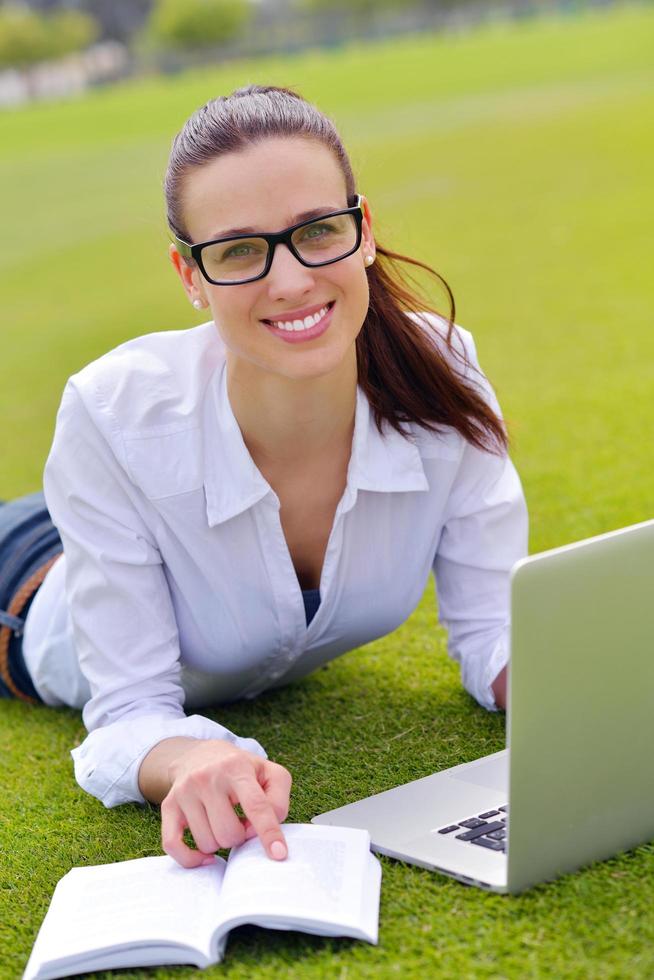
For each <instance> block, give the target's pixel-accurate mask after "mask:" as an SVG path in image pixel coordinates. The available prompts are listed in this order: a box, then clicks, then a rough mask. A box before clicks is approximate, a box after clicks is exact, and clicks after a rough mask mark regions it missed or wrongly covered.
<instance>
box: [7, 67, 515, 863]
mask: <svg viewBox="0 0 654 980" xmlns="http://www.w3.org/2000/svg"><path fill="white" fill-rule="evenodd" d="M165 189H166V196H167V205H168V222H169V225H170V228H171V232H172V237H173V244H172V245H171V247H170V257H171V260H172V264H173V266H174V268H175V271H176V273H177V275H178V276H179V279H180V281H181V283H182V285H183V287H184V289H185V291H186V294H187V296H188V298H189V300H190V302H191V303H192V304H193V306H194V307H195V308H196V309H198V310H207V311H208V312H209V313H210V317H211V319H210V320H209V321H208V322H207V323H204V324H203V325H201V326H199V327H196V328H194V329H191V330H185V331H178V332H166V333H158V334H150V335H148V336H145V337H140V338H137V339H136V340H133V341H130V342H128V343H126V344H123V345H121V346H120V347H118V348H117V349H116V350H114V351H111V352H110V353H108V354H106V355H105V356H104V357H101V358H100V359H99V360H98V361H96V362H94V363H93V364H90V365H88V366H87V367H86V368H84V369H83V370H82V371H80V372H79V373H78V374H76V375H75V376H73V377H72V378H71V379H70V380H69V382H68V384H67V386H66V390H65V392H64V395H63V400H62V403H61V408H60V411H59V414H58V418H57V425H56V431H55V437H54V442H53V446H52V450H51V452H50V456H49V458H48V461H47V464H46V469H45V483H44V488H45V499H46V501H47V508H48V511H49V513H50V515H51V516H52V520H53V522H54V525H56V528H57V529H58V531H59V533H60V535H61V539H62V542H63V551H64V554H63V556H57V555H56V554H54V552H56V551H57V550H58V548H59V545H58V542H56V543H54V544H53V540H52V535H53V533H55V534H56V532H54V531H53V528H52V526H51V525H49V523H48V513H47V511H45V510H44V509H43V507H42V501H41V500H40V498H39V496H38V495H37V496H35V497H34V498H29V499H28V500H27V502H26V501H23V502H14V503H13V504H8V505H6V506H5V507H4V508H0V514H2V513H3V512H4V514H5V515H6V516H5V518H4V520H5V525H6V533H5V534H4V536H3V540H4V542H5V551H6V550H7V548H9V545H10V544H11V540H13V545H12V546H11V549H10V550H11V554H12V558H10V559H9V564H10V565H11V566H12V569H13V572H12V575H11V576H7V575H5V576H4V578H5V581H4V584H3V586H2V588H3V590H4V591H3V592H0V607H1V608H4V609H5V610H7V612H6V613H5V614H4V619H3V620H2V622H3V623H4V626H3V629H2V631H1V635H0V640H1V641H2V642H0V673H1V675H2V677H3V678H4V682H5V693H7V694H13V695H14V696H21V695H22V696H25V695H27V696H28V697H31V698H33V699H34V700H38V699H41V700H43V701H45V702H47V703H49V704H61V703H65V704H71V705H78V706H83V707H84V721H85V724H86V726H87V728H88V731H89V735H88V737H87V738H86V740H85V741H84V743H83V744H82V745H81V746H80V747H79V748H76V749H75V750H74V751H73V753H72V754H73V758H74V761H75V774H76V778H77V780H78V781H79V783H80V785H81V786H82V787H83V788H85V789H86V790H87V791H88V792H90V793H92V794H93V795H94V796H96V797H98V798H99V799H100V800H102V801H103V803H104V804H105V805H106V806H114V805H116V804H118V803H122V802H126V801H128V800H138V801H143V800H144V799H147V800H150V801H152V802H155V803H161V814H162V842H163V847H164V849H165V850H166V851H167V852H168V853H169V854H171V855H172V856H173V857H174V858H175V859H176V860H177V861H178V862H179V863H180V864H183V865H184V866H187V867H191V866H196V865H198V864H200V863H208V862H210V861H212V860H213V857H212V855H213V853H214V851H215V850H216V849H217V848H218V847H230V846H233V845H235V844H238V843H239V842H241V841H242V840H243V839H244V838H246V837H250V836H253V835H255V834H258V835H259V837H260V838H261V839H262V841H263V843H264V846H265V848H266V850H267V853H268V854H269V855H270V856H271V857H272V858H277V859H281V858H283V857H284V856H285V855H286V847H285V842H284V836H283V833H282V830H281V828H280V822H281V821H283V820H284V819H285V817H286V814H287V810H288V803H289V793H290V785H291V777H290V774H289V773H288V772H287V771H286V770H285V769H284V768H283V767H282V766H280V765H277V764H276V763H274V762H271V761H270V760H268V759H267V758H266V754H265V752H264V750H263V748H262V747H261V746H260V745H259V744H258V743H257V742H254V741H253V740H251V739H248V738H239V737H238V736H236V735H234V734H232V733H231V732H228V731H227V730H226V729H225V728H223V727H222V726H221V725H219V724H218V723H216V722H214V721H210V720H209V719H206V718H204V717H202V716H201V715H199V714H193V715H191V716H190V717H186V716H185V714H184V705H185V706H186V708H187V709H188V708H197V707H199V706H201V705H207V704H215V703H219V702H221V701H222V702H225V701H229V700H233V699H235V698H238V697H246V698H249V697H254V696H255V695H256V694H258V693H259V692H261V691H263V690H265V689H268V688H270V687H275V686H277V685H280V684H285V683H288V682H289V681H292V680H296V679H297V678H299V677H301V676H303V675H305V674H307V673H309V672H310V671H311V670H313V669H315V668H316V667H318V666H319V665H320V664H323V663H325V662H326V661H328V660H330V659H332V658H333V657H335V656H338V655H339V654H341V653H343V652H345V651H346V650H349V649H352V648H354V647H357V646H359V645H361V644H363V643H367V642H369V641H370V640H372V639H375V638H376V637H379V636H381V635H384V634H386V633H388V632H390V631H391V630H393V629H395V628H396V627H397V626H398V625H399V624H400V623H401V622H403V621H404V620H405V619H406V617H407V616H408V615H409V614H410V612H411V611H412V610H413V609H414V608H415V606H416V604H417V603H418V601H419V600H420V597H421V596H422V594H423V591H424V588H425V585H426V583H427V580H428V577H429V573H430V571H431V570H432V569H433V570H434V572H435V575H436V583H437V589H438V596H439V613H440V616H441V619H442V621H443V622H444V623H445V625H446V626H447V628H448V633H449V650H450V653H451V655H452V656H454V657H455V658H456V659H457V660H459V661H460V663H461V668H462V678H463V683H464V685H465V686H466V688H467V689H468V690H469V691H470V692H471V694H473V696H474V697H475V698H476V699H477V700H478V701H479V702H480V703H481V704H482V705H484V706H485V707H486V708H488V709H491V710H493V709H495V708H496V707H504V703H505V696H506V695H505V691H506V663H507V659H508V645H507V630H508V575H509V570H510V568H511V566H512V565H513V563H514V562H515V561H516V560H517V559H518V558H520V557H521V556H522V555H524V554H525V551H526V510H525V505H524V499H523V495H522V491H521V488H520V483H519V480H518V478H517V475H516V473H515V470H514V468H513V466H512V464H511V462H510V461H509V459H508V457H507V455H506V436H505V431H504V427H503V423H502V421H501V418H500V415H499V408H498V406H497V402H496V401H495V397H494V395H493V392H492V390H491V388H490V386H489V385H488V382H487V381H486V379H485V378H484V376H483V374H481V372H480V371H479V369H478V366H477V362H476V355H475V349H474V345H473V343H472V339H471V337H470V335H469V334H468V333H466V331H464V330H461V329H460V328H458V327H455V326H454V324H453V315H454V311H453V309H452V316H451V318H450V320H449V321H446V320H444V319H442V318H441V317H439V316H438V315H437V314H435V313H431V314H426V313H422V314H420V312H419V311H420V310H421V309H423V310H424V306H421V305H420V302H419V300H418V299H417V298H416V297H415V296H414V295H413V293H412V292H411V291H410V290H409V288H408V287H407V285H406V284H405V283H404V282H403V280H402V279H401V278H399V275H398V271H397V261H398V259H399V258H400V257H398V256H396V255H395V254H394V253H392V252H389V251H387V250H385V249H383V248H382V247H381V246H380V245H379V244H378V243H376V242H375V239H374V235H373V226H372V216H371V212H370V207H369V205H368V202H367V200H366V199H365V197H363V196H360V195H359V194H358V193H357V190H356V187H355V182H354V177H353V175H352V171H351V167H350V164H349V161H348V158H347V155H346V153H345V150H344V149H343V146H342V144H341V142H340V140H339V138H338V136H337V134H336V132H335V130H334V128H333V126H332V124H331V122H330V121H329V120H327V119H326V118H325V117H324V116H323V115H322V114H321V113H320V112H319V111H318V110H317V109H316V108H315V107H313V106H311V105H310V104H308V103H307V102H305V101H304V100H303V99H301V98H300V97H299V96H297V95H296V94H294V93H292V92H290V91H288V90H285V89H278V88H263V87H257V86H250V87H249V88H246V89H242V90H239V91H237V92H235V93H233V94H232V95H231V96H229V97H227V98H219V99H216V100H214V101H212V102H210V103H208V104H207V105H206V106H204V107H203V108H202V109H200V110H198V111H197V112H196V113H195V114H194V115H193V116H192V117H191V118H190V119H189V120H188V122H187V123H186V125H185V126H184V128H183V129H182V131H181V133H180V134H179V135H178V136H177V137H176V139H175V141H174V144H173V148H172V152H171V157H170V161H169V165H168V171H167V174H166V181H165ZM404 261H412V260H404ZM418 264H419V263H418ZM452 306H453V302H452ZM19 507H22V508H23V514H22V517H21V515H20V514H17V508H19ZM25 510H27V511H28V512H29V515H31V517H30V516H28V517H27V518H26V517H25V513H24V512H25ZM30 519H31V520H32V523H33V524H34V522H36V524H37V526H38V528H39V530H38V533H37V532H34V531H30V530H29V529H28V530H27V531H26V530H25V527H26V524H29V520H30ZM39 521H40V522H42V523H41V524H39ZM12 528H13V530H12ZM48 535H49V536H50V537H48ZM10 539H11V540H10ZM18 539H20V541H18ZM17 541H18V544H17ZM12 549H13V550H12ZM35 549H36V552H35ZM16 554H19V556H22V557H20V560H18V559H16V557H15V556H16ZM41 582H43V584H40V583H41ZM37 590H38V591H37ZM28 608H29V615H28V616H27V615H26V612H27V609H28ZM23 620H25V627H24V636H22V637H21V636H20V635H19V634H20V633H21V628H22V622H23ZM3 643H4V647H3ZM3 649H4V654H3V652H2V651H3ZM236 804H240V805H241V806H242V809H243V811H244V814H245V816H244V817H240V816H237V813H236V811H235V810H234V807H235V805H236ZM186 827H188V828H189V830H190V831H191V833H192V835H193V838H194V840H195V842H196V844H197V850H192V849H190V848H188V847H187V846H186V845H185V844H184V842H183V840H182V835H183V831H184V828H186Z"/></svg>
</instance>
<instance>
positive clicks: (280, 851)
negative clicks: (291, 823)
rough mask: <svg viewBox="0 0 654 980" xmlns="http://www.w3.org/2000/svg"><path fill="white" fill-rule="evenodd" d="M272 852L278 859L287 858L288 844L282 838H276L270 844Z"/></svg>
mask: <svg viewBox="0 0 654 980" xmlns="http://www.w3.org/2000/svg"><path fill="white" fill-rule="evenodd" d="M270 853H271V855H272V856H273V857H274V858H275V860H276V861H281V859H282V858H285V857H286V854H287V851H286V845H285V844H284V843H282V841H280V840H275V841H273V842H272V844H271V845H270Z"/></svg>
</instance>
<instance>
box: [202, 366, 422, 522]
mask: <svg viewBox="0 0 654 980" xmlns="http://www.w3.org/2000/svg"><path fill="white" fill-rule="evenodd" d="M205 412H206V415H205V430H204V431H205V450H204V464H205V466H204V469H205V483H204V486H205V493H206V499H207V520H208V523H209V526H210V527H213V526H214V525H216V524H221V523H222V522H223V521H227V520H229V519H230V518H232V517H236V515H237V514H241V513H243V512H244V511H246V510H248V509H249V508H250V507H253V506H254V505H255V504H256V503H258V502H259V501H260V500H262V499H263V498H264V497H265V496H266V495H267V494H273V490H272V487H271V486H270V484H269V483H268V481H267V480H265V479H264V477H263V476H262V474H261V472H260V471H259V469H258V468H257V466H256V465H255V462H254V460H253V459H252V457H251V455H250V453H249V450H248V448H247V446H246V445H245V442H244V440H243V436H242V434H241V430H240V428H239V425H238V422H237V421H236V418H235V416H234V413H233V411H232V407H231V405H230V402H229V397H228V394H227V368H226V364H225V363H224V362H223V364H222V366H221V367H220V368H219V369H218V370H217V371H216V373H215V375H214V377H213V379H212V382H211V384H210V385H209V389H208V392H207V398H206V403H205ZM428 489H429V484H428V482H427V477H426V476H425V471H424V468H423V465H422V459H421V456H420V452H419V451H418V448H417V446H416V445H415V443H414V441H413V439H412V437H411V436H409V438H405V437H404V436H402V435H400V433H399V432H397V431H396V430H395V429H393V428H392V427H391V426H389V425H387V424H386V423H384V432H383V435H382V434H381V433H380V432H379V430H378V429H377V426H376V425H375V420H374V416H373V413H372V411H371V409H370V404H369V402H368V399H367V398H366V396H365V394H364V392H363V390H362V389H361V388H360V387H357V399H356V411H355V418H354V435H353V438H352V454H351V457H350V463H349V466H348V471H347V484H346V488H345V493H344V495H343V499H342V501H341V505H340V509H341V512H344V511H348V510H350V509H351V508H352V507H353V506H354V504H355V502H356V497H357V492H358V491H359V490H372V491H375V492H378V493H394V492H398V491H412V490H428Z"/></svg>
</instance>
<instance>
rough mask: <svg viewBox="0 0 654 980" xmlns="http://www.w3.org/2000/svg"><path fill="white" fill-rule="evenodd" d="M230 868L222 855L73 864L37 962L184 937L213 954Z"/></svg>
mask: <svg viewBox="0 0 654 980" xmlns="http://www.w3.org/2000/svg"><path fill="white" fill-rule="evenodd" d="M224 871H225V862H224V861H222V860H221V859H219V860H217V861H216V864H215V865H214V866H210V867H207V868H194V869H191V870H186V869H185V868H182V867H180V866H179V865H178V864H177V863H176V862H175V861H174V860H173V859H172V858H170V857H167V856H163V857H148V858H139V859H137V860H134V861H122V862H118V863H116V864H106V865H96V866H93V867H88V868H73V870H72V871H70V872H69V873H68V874H67V875H65V876H64V877H63V878H62V879H61V881H60V882H59V884H58V885H57V887H56V889H55V892H54V895H53V897H52V901H51V903H50V908H49V909H48V913H47V915H46V917H45V919H44V922H43V925H42V926H41V930H40V932H39V934H38V937H37V940H36V943H35V945H34V950H33V954H32V958H31V959H30V966H32V967H34V966H36V965H38V963H40V962H45V961H50V960H57V959H60V958H65V959H67V960H69V959H70V957H72V956H81V955H82V954H84V953H86V952H89V951H92V950H97V949H110V948H111V947H113V946H123V945H125V944H131V945H143V944H146V943H147V944H149V943H152V944H157V943H167V944H169V943H180V944H183V945H186V946H193V947H195V948H196V949H198V950H199V951H201V952H202V953H203V954H206V955H209V951H210V939H211V934H212V932H213V930H214V928H215V925H216V920H217V917H218V905H219V898H220V889H221V884H222V879H223V875H224ZM28 975H29V974H28V973H26V976H28Z"/></svg>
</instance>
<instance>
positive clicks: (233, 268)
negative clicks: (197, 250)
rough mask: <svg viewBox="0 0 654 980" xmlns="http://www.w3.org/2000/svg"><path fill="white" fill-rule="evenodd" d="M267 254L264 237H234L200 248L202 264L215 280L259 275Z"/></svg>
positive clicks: (231, 280)
mask: <svg viewBox="0 0 654 980" xmlns="http://www.w3.org/2000/svg"><path fill="white" fill-rule="evenodd" d="M267 256H268V243H267V241H266V240H265V238H234V239H232V240H230V241H227V242H216V243H215V244H213V245H207V246H206V247H205V248H203V249H202V264H203V265H204V268H205V270H206V273H207V275H208V276H209V278H210V279H213V280H214V281H215V282H240V281H241V280H243V279H253V278H254V277H255V276H259V275H261V273H262V272H263V270H264V268H265V265H266V258H267Z"/></svg>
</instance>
